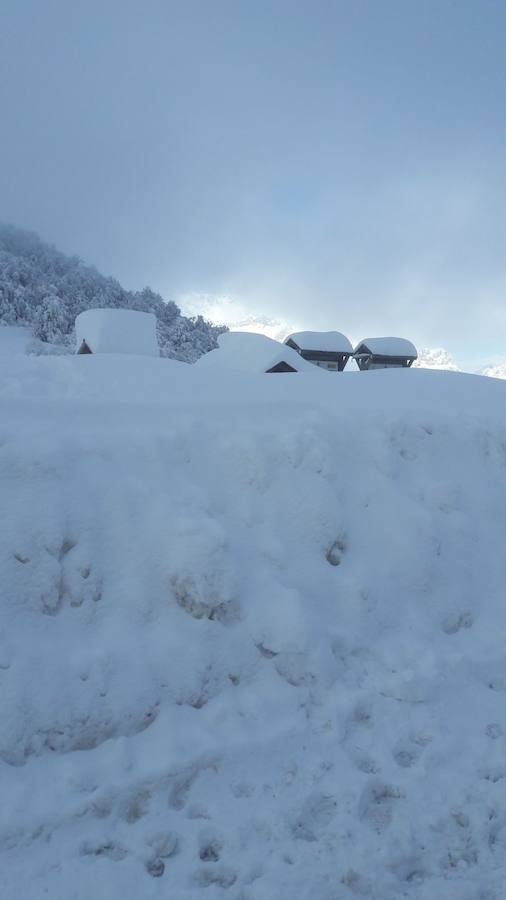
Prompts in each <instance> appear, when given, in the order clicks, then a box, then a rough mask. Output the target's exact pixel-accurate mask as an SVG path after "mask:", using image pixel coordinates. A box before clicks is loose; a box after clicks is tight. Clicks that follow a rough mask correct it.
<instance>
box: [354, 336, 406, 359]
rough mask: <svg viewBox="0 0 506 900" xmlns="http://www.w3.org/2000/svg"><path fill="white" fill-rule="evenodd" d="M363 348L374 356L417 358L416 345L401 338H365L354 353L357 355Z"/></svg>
mask: <svg viewBox="0 0 506 900" xmlns="http://www.w3.org/2000/svg"><path fill="white" fill-rule="evenodd" d="M361 347H363V348H367V350H369V351H370V352H371V353H372V354H373V355H374V356H406V357H410V356H414V357H415V358H416V356H417V352H416V347H415V345H414V344H412V343H411V341H407V340H406V339H405V338H399V337H378V338H365V339H364V340H363V341H359V343H358V344H357V346H356V347H355V351H354V352H355V353H357V352H358V351H359V350H360V348H361Z"/></svg>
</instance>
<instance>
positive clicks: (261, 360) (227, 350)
mask: <svg viewBox="0 0 506 900" xmlns="http://www.w3.org/2000/svg"><path fill="white" fill-rule="evenodd" d="M283 362H285V363H287V364H288V365H289V366H291V367H292V369H295V371H296V372H311V373H313V372H314V371H315V369H316V367H315V366H313V365H312V364H311V363H308V362H306V360H304V359H302V357H301V356H300V355H299V354H298V353H297V351H296V350H293V349H292V347H286V346H285V345H284V344H280V343H279V341H275V340H273V339H272V338H269V337H267V336H266V335H264V334H256V333H253V332H248V331H227V332H226V333H225V334H221V335H220V336H219V338H218V349H217V350H211V352H210V353H207V354H205V356H202V357H201V358H200V359H199V360H198V361H197V365H198V367H199V369H202V370H205V371H212V370H217V369H221V370H223V371H225V372H230V373H232V372H243V373H247V374H252V375H253V374H260V373H262V372H268V370H269V369H271V368H272V367H273V366H277V365H278V364H279V363H283ZM318 371H323V370H318Z"/></svg>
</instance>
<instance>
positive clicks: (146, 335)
mask: <svg viewBox="0 0 506 900" xmlns="http://www.w3.org/2000/svg"><path fill="white" fill-rule="evenodd" d="M76 353H128V354H134V355H138V356H159V355H160V350H159V347H158V341H157V338H156V317H155V316H154V315H153V313H147V312H138V311H137V310H134V309H87V310H85V311H84V312H82V313H80V314H79V315H78V316H77V318H76Z"/></svg>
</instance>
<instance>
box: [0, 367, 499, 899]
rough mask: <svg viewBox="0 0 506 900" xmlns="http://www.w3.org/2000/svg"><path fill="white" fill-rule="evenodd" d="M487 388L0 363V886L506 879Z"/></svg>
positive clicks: (435, 379) (494, 887)
mask: <svg viewBox="0 0 506 900" xmlns="http://www.w3.org/2000/svg"><path fill="white" fill-rule="evenodd" d="M215 352H216V353H218V351H215ZM313 369H314V371H315V372H316V373H317V372H318V370H317V369H316V368H315V367H312V371H313ZM325 379H326V380H325ZM505 401H506V384H505V383H504V382H501V381H499V380H494V379H486V378H480V377H476V376H468V375H461V374H456V373H450V372H430V371H423V370H407V369H405V370H395V371H389V370H380V371H377V372H366V373H364V372H357V373H349V375H348V376H347V377H344V376H343V377H342V378H335V377H332V378H326V376H325V373H320V375H318V374H314V375H311V376H310V375H309V374H306V373H302V374H300V375H299V376H298V377H293V378H292V377H290V378H284V377H269V378H266V377H265V376H264V375H263V374H260V375H244V374H241V373H240V372H236V373H234V377H232V378H231V377H230V373H229V372H227V371H225V370H221V369H216V370H212V369H211V367H209V368H205V367H203V366H199V365H196V366H188V365H185V364H183V363H176V362H173V361H170V360H166V359H154V358H153V359H149V358H142V357H138V358H135V357H133V356H131V357H127V356H119V355H118V356H115V357H113V356H105V355H104V356H73V357H72V356H71V357H58V358H50V357H23V356H10V357H4V358H0V496H1V498H2V516H1V519H0V572H1V577H2V592H1V598H2V599H1V607H0V616H1V620H0V627H1V632H0V633H1V642H0V690H1V696H2V717H1V719H0V778H1V795H2V804H1V807H0V865H1V871H2V887H1V891H0V894H1V897H2V900H42V898H51V900H90V898H93V900H150V898H163V900H169V898H173V900H197V898H199V900H200V898H204V900H229V898H230V900H362V898H373V900H396V898H408V900H478V898H480V900H485V898H486V900H503V898H504V883H505V876H506V866H505V858H506V649H505V648H506V641H505V635H506V604H505V582H506V556H505V529H506V424H505V420H504V410H505V408H506V403H505Z"/></svg>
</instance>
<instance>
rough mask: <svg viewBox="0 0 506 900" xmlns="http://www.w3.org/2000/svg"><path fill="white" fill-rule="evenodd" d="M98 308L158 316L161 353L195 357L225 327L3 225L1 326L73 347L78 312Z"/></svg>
mask: <svg viewBox="0 0 506 900" xmlns="http://www.w3.org/2000/svg"><path fill="white" fill-rule="evenodd" d="M93 307H102V308H103V307H124V308H126V309H137V310H140V311H144V312H152V313H154V314H155V316H156V318H157V330H158V342H159V345H160V352H161V355H162V356H168V357H172V358H173V359H179V360H183V361H185V362H194V361H195V360H196V359H198V358H199V356H201V355H202V354H203V353H206V352H207V351H208V350H212V349H213V348H214V347H215V346H216V338H217V336H218V335H219V334H221V332H223V331H224V330H226V329H224V328H223V327H218V326H214V325H212V324H211V323H210V322H207V321H206V320H205V319H204V318H203V317H202V316H195V317H193V318H187V317H185V316H183V315H182V314H181V310H180V309H179V307H178V306H177V304H176V303H174V302H173V301H172V300H168V301H166V300H164V299H163V297H161V296H160V294H156V293H155V292H154V291H152V290H151V289H150V288H149V287H146V288H144V290H142V291H127V290H125V288H123V287H122V286H121V284H120V283H119V282H118V281H116V279H115V278H107V277H105V276H104V275H101V274H100V272H97V270H96V269H94V268H93V267H91V266H88V265H85V264H84V263H83V262H82V261H81V260H80V259H79V257H77V256H70V257H69V256H66V255H65V254H64V253H61V252H60V251H58V250H56V249H55V248H54V247H52V246H50V245H49V244H46V243H45V242H44V241H41V240H40V238H39V237H38V236H37V235H36V234H33V233H32V232H28V231H23V230H21V229H19V228H15V227H14V226H12V225H1V224H0V325H1V324H4V325H29V326H31V328H32V331H33V336H34V343H33V347H32V350H33V352H35V353H43V352H44V349H45V345H48V344H50V345H52V349H54V347H55V346H56V347H61V348H62V351H64V350H65V349H68V348H70V347H71V348H72V350H73V348H74V344H73V330H74V322H75V318H76V316H77V315H78V314H79V313H81V312H83V311H84V310H85V309H90V308H93Z"/></svg>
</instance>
